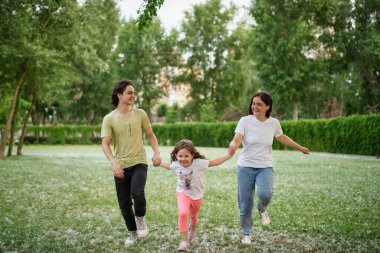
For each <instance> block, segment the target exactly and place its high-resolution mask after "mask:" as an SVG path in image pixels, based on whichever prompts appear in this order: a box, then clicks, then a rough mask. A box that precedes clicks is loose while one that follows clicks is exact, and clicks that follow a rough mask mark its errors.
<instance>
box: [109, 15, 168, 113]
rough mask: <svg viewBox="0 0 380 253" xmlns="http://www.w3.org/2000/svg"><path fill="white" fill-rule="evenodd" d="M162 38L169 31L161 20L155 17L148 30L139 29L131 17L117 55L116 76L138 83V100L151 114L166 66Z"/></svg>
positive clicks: (124, 28) (115, 59) (122, 31)
mask: <svg viewBox="0 0 380 253" xmlns="http://www.w3.org/2000/svg"><path fill="white" fill-rule="evenodd" d="M162 40H165V34H164V30H163V27H162V26H161V23H160V21H159V20H154V22H153V23H152V25H151V26H150V27H149V28H147V30H146V31H139V30H138V29H137V27H136V26H135V23H134V22H133V20H129V21H127V22H124V23H123V24H122V28H121V31H120V34H119V39H118V44H117V48H116V50H115V52H114V56H113V59H114V65H113V71H114V73H115V76H116V77H117V78H118V79H126V78H127V79H131V80H132V81H133V82H134V84H135V88H136V92H137V96H136V103H137V105H138V106H139V107H141V108H142V109H144V110H145V111H146V112H147V113H148V114H149V115H150V110H151V108H152V107H153V106H154V105H155V104H156V101H157V99H158V98H159V95H160V93H161V91H160V88H159V87H158V86H157V80H158V77H159V75H160V73H161V70H162V69H163V68H165V59H164V58H165V56H164V55H163V54H161V47H160V45H162Z"/></svg>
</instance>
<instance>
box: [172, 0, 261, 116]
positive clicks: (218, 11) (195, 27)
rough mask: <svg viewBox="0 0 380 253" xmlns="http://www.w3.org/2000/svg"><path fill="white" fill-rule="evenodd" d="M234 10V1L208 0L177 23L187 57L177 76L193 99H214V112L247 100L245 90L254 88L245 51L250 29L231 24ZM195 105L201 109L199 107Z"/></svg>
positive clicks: (250, 66) (219, 112) (181, 46)
mask: <svg viewBox="0 0 380 253" xmlns="http://www.w3.org/2000/svg"><path fill="white" fill-rule="evenodd" d="M236 12H237V9H236V7H235V6H234V5H230V6H228V7H226V6H223V5H222V3H221V1H220V0H210V1H207V2H206V3H204V4H196V5H194V7H193V9H192V10H191V11H189V12H185V19H184V21H183V23H182V25H181V27H180V32H181V34H182V35H183V36H182V37H183V38H181V39H180V40H179V42H178V46H179V49H180V50H181V53H182V55H186V56H188V57H186V61H185V63H184V64H183V65H182V66H181V71H180V72H179V73H178V74H177V78H176V80H178V81H180V82H184V83H187V82H188V83H190V84H191V92H190V96H191V98H192V100H193V103H197V104H198V105H202V104H203V103H207V101H206V100H211V101H213V102H214V103H215V109H216V113H217V115H219V114H221V113H222V112H223V110H224V109H225V108H227V107H228V106H229V105H240V104H241V100H243V101H246V96H247V93H246V92H248V91H250V90H251V89H254V88H255V85H252V80H253V79H254V76H255V75H254V72H253V68H252V66H253V61H252V59H250V58H249V53H248V51H249V44H250V42H249V39H250V38H249V37H250V36H249V35H248V34H249V30H250V29H249V28H246V27H247V26H246V25H245V24H244V23H241V24H240V23H239V24H237V28H234V29H231V28H230V25H231V24H232V21H233V18H234V17H235V15H236ZM194 109H196V113H198V114H199V113H200V112H199V108H194ZM198 120H199V119H198Z"/></svg>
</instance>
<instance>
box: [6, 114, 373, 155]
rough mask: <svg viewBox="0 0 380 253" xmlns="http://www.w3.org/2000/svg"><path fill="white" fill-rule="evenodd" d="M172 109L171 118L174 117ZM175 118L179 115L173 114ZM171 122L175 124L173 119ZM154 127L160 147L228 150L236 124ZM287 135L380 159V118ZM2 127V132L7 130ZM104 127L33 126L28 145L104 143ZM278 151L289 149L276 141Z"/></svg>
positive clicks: (322, 122) (301, 127)
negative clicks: (188, 143)
mask: <svg viewBox="0 0 380 253" xmlns="http://www.w3.org/2000/svg"><path fill="white" fill-rule="evenodd" d="M171 109H172V108H169V111H168V115H167V116H166V117H167V120H168V116H169V115H170V113H169V112H170V110H171ZM173 115H176V114H175V113H174V111H173ZM173 117H174V116H173ZM169 119H170V120H172V119H171V118H170V117H169ZM175 122H176V119H175V118H174V119H173V121H172V123H168V124H159V125H158V124H153V131H154V133H155V134H156V137H157V139H158V142H159V144H160V145H169V146H173V145H175V143H176V142H177V141H179V140H181V139H190V140H192V141H193V142H194V144H195V145H196V146H203V147H228V145H229V143H230V141H231V140H232V138H233V136H234V131H235V128H236V124H237V123H236V122H224V123H201V122H192V123H175ZM281 126H282V129H283V131H284V134H286V135H288V136H289V137H290V138H292V139H293V140H295V141H296V142H298V143H299V144H301V145H303V146H305V147H308V148H310V150H311V152H329V153H341V154H357V155H370V156H377V155H379V154H380V115H379V114H377V115H369V116H365V115H355V116H350V117H338V118H332V119H318V120H299V121H282V122H281ZM3 127H4V126H1V127H0V129H3ZM100 128H101V127H100V126H99V125H96V126H88V125H66V126H63V125H62V126H29V127H28V129H27V137H26V140H25V142H29V143H47V144H65V143H67V144H88V143H100ZM273 148H274V149H280V150H281V149H289V148H287V147H285V146H284V145H282V144H280V143H279V142H278V141H277V140H274V141H273Z"/></svg>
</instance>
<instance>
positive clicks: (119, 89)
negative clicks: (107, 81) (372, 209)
mask: <svg viewBox="0 0 380 253" xmlns="http://www.w3.org/2000/svg"><path fill="white" fill-rule="evenodd" d="M128 85H131V86H132V87H133V88H134V87H135V86H134V85H133V82H132V81H131V80H128V79H125V80H121V81H119V82H117V83H116V85H115V87H113V91H112V101H111V103H112V104H113V105H114V106H115V107H117V105H118V104H119V98H118V97H117V94H123V92H124V91H125V88H126V87H127V86H128Z"/></svg>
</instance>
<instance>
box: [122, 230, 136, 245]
mask: <svg viewBox="0 0 380 253" xmlns="http://www.w3.org/2000/svg"><path fill="white" fill-rule="evenodd" d="M137 239H139V238H138V235H137V232H136V231H134V232H131V235H130V236H128V237H127V239H126V240H125V243H124V245H125V247H129V246H131V245H132V244H134V243H135V242H136V241H137Z"/></svg>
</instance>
